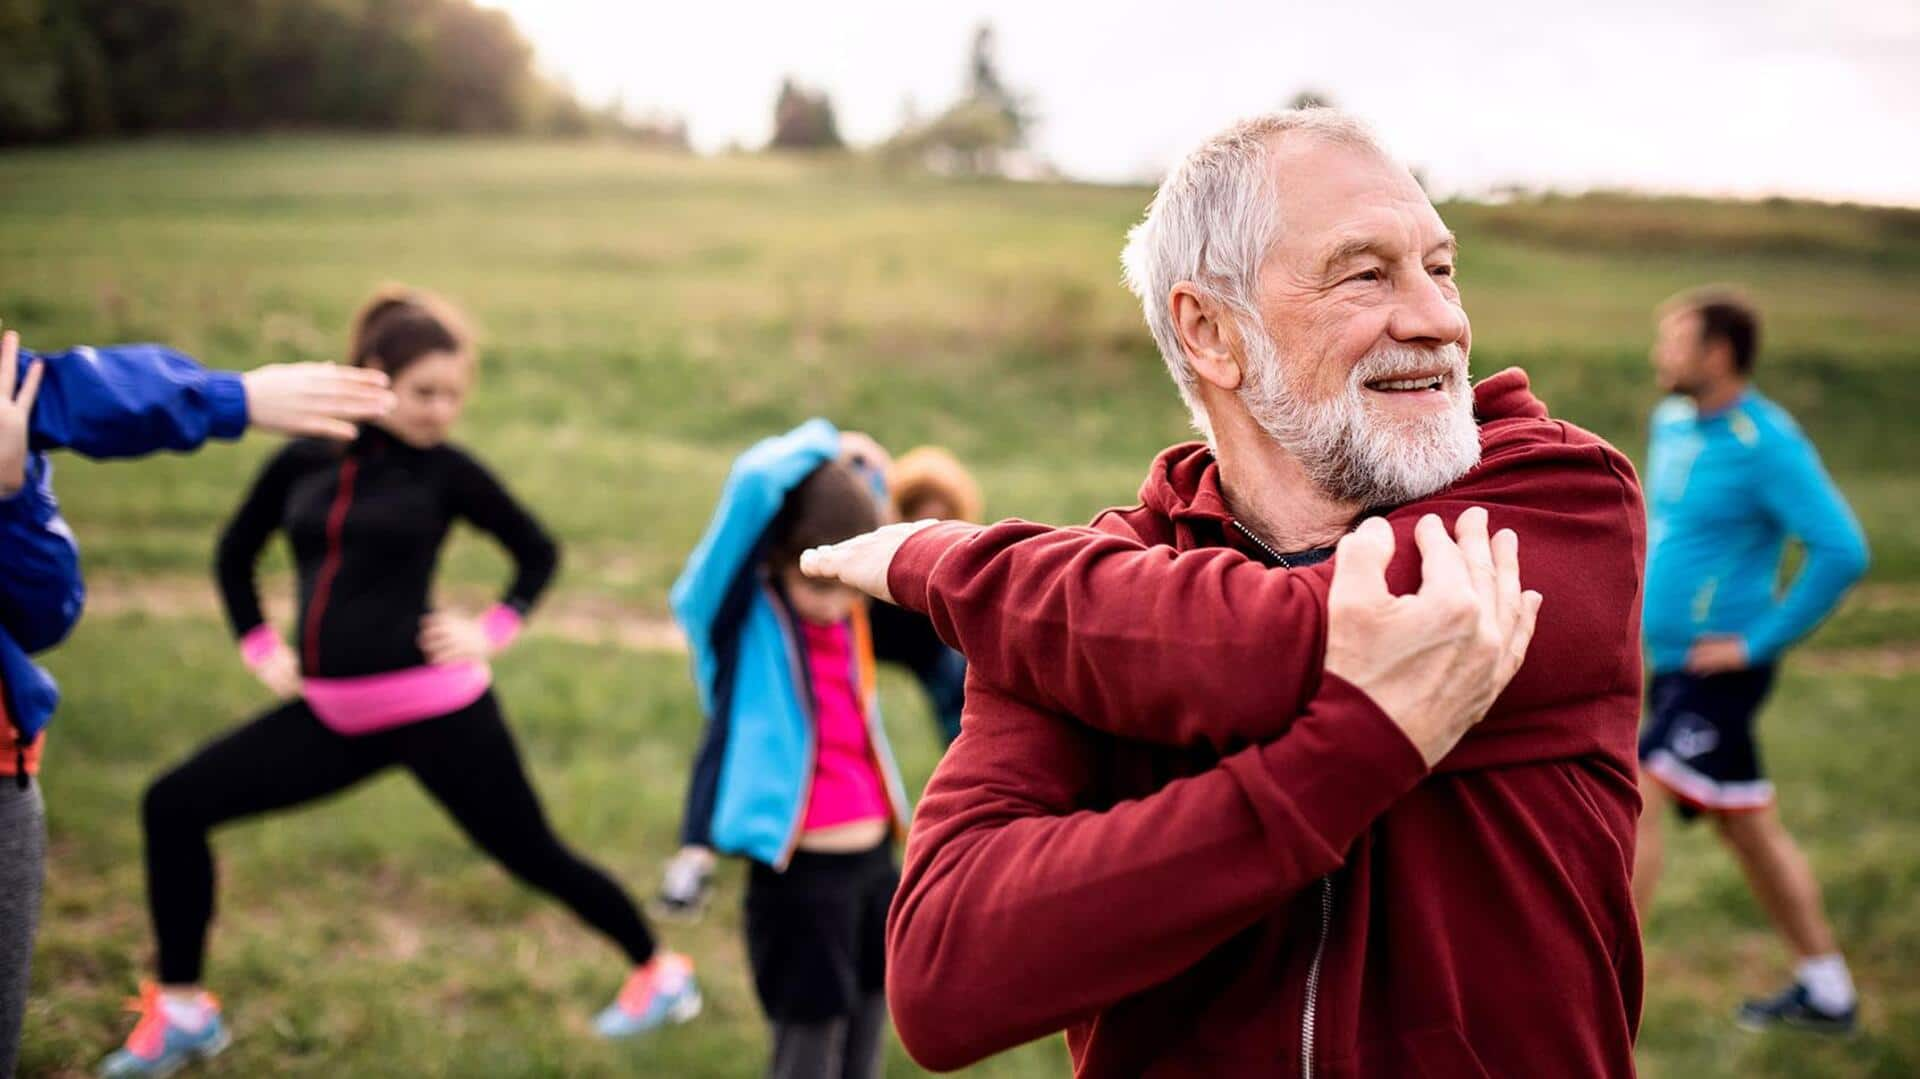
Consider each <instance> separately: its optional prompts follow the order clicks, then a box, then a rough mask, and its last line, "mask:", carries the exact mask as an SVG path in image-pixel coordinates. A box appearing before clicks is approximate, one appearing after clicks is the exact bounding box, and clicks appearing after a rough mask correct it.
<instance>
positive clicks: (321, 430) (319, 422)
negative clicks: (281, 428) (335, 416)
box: [291, 416, 360, 442]
mask: <svg viewBox="0 0 1920 1079" xmlns="http://www.w3.org/2000/svg"><path fill="white" fill-rule="evenodd" d="M291 433H292V434H296V435H308V436H310V437H313V438H330V439H333V440H334V441H336V442H352V441H353V440H354V438H355V437H357V436H358V435H359V434H360V428H358V427H356V426H354V425H353V424H351V423H348V422H347V421H346V420H332V419H326V418H324V417H320V416H315V417H314V418H312V419H309V420H306V421H304V422H302V423H299V424H297V425H295V426H294V427H293V429H292V431H291Z"/></svg>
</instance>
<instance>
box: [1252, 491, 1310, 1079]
mask: <svg viewBox="0 0 1920 1079" xmlns="http://www.w3.org/2000/svg"><path fill="white" fill-rule="evenodd" d="M1233 527H1235V528H1237V529H1239V530H1240V534H1241V535H1243V536H1245V537H1247V539H1249V540H1251V541H1252V542H1253V545H1254V546H1255V547H1258V548H1260V549H1261V550H1262V551H1264V552H1266V555H1267V557H1268V558H1271V559H1273V560H1274V561H1275V562H1277V563H1279V564H1280V566H1281V568H1282V569H1292V568H1293V563H1292V562H1290V561H1288V560H1287V556H1286V555H1283V554H1281V553H1280V552H1279V551H1276V550H1274V549H1273V546H1272V545H1271V544H1269V543H1268V542H1267V541H1266V540H1263V539H1261V538H1260V537H1259V536H1257V535H1255V534H1254V532H1253V529H1251V528H1248V527H1247V526H1246V525H1243V524H1241V523H1240V522H1239V520H1238V519H1236V520H1235V521H1234V522H1233ZM1332 931H1333V877H1332V876H1331V875H1328V876H1324V877H1321V878H1320V935H1319V938H1318V939H1316V940H1315V941H1314V943H1313V962H1312V963H1310V964H1308V966H1307V994H1306V1000H1305V1001H1304V1002H1303V1003H1302V1004H1301V1007H1300V1075H1301V1079H1313V1049H1314V1044H1313V1041H1314V1033H1315V1028H1316V1027H1318V1026H1319V1022H1320V965H1321V962H1322V960H1324V959H1325V958H1326V953H1327V937H1328V935H1329V934H1330V933H1332Z"/></svg>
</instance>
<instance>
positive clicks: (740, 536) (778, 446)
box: [668, 419, 840, 709]
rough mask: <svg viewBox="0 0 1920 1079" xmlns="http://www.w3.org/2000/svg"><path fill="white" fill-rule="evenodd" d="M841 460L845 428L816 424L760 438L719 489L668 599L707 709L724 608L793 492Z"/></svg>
mask: <svg viewBox="0 0 1920 1079" xmlns="http://www.w3.org/2000/svg"><path fill="white" fill-rule="evenodd" d="M839 455H840V431H839V429H838V428H836V427H834V425H833V424H831V423H829V422H827V421H826V420H823V419H813V420H808V421H807V422H806V423H803V424H801V425H800V426H799V427H796V428H794V429H793V430H791V431H788V432H787V433H786V434H784V435H778V436H776V437H773V438H768V439H762V440H761V441H760V442H758V443H755V444H754V445H753V447H752V448H750V449H748V450H747V452H745V453H743V454H741V455H740V456H739V457H738V458H736V459H735V460H734V462H733V469H732V471H730V472H729V473H728V474H727V482H726V486H725V487H723V488H722V489H721V492H720V505H719V506H718V507H717V508H715V509H714V511H713V519H712V520H711V521H709V522H708V523H707V531H706V534H705V535H703V536H701V537H700V542H699V544H698V545H697V546H695V547H694V549H693V554H691V555H690V556H688V558H687V565H686V568H685V569H684V570H682V571H681V573H680V577H679V579H678V580H676V581H675V582H674V583H673V591H672V592H671V593H670V594H669V597H668V599H669V603H670V604H671V606H672V607H673V614H674V617H675V618H676V619H677V620H678V621H679V623H680V627H681V628H682V629H683V630H685V631H686V634H687V640H688V644H689V645H690V646H691V648H692V650H693V655H694V663H695V668H696V670H697V671H699V672H701V675H702V676H701V677H700V678H699V679H698V681H699V682H700V683H701V686H700V688H701V693H702V696H703V700H702V702H701V703H702V704H703V705H705V706H706V707H708V708H709V709H710V708H711V707H712V702H711V701H708V700H705V699H704V697H705V696H706V695H707V694H708V693H709V692H710V690H711V687H709V686H708V685H707V684H706V683H707V681H708V678H707V677H706V676H707V675H709V674H710V673H711V670H712V656H711V655H710V647H709V645H710V641H709V638H710V636H711V630H712V627H713V624H714V620H715V619H716V618H717V617H718V616H719V613H720V607H721V604H722V603H723V602H724V601H725V600H726V597H727V593H728V592H729V591H730V590H731V589H732V588H733V586H734V582H735V580H736V579H737V578H738V577H739V575H740V571H741V570H742V569H743V568H744V567H745V564H746V561H747V559H748V557H749V556H751V555H752V553H753V551H754V549H755V547H756V546H758V544H759V542H760V537H761V536H762V535H763V534H764V533H765V532H766V530H767V526H768V525H770V524H772V523H773V519H774V517H775V515H777V514H778V513H779V512H780V506H781V504H782V503H783V502H785V501H786V497H787V492H788V491H791V490H792V489H793V488H794V487H795V486H797V485H798V484H799V483H800V481H801V480H803V479H806V478H807V476H808V475H809V474H811V473H812V472H813V470H814V469H816V468H818V467H820V466H821V465H823V464H826V463H827V462H828V461H831V460H833V459H834V458H836V457H838V456H839Z"/></svg>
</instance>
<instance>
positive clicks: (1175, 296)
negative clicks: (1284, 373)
mask: <svg viewBox="0 0 1920 1079" xmlns="http://www.w3.org/2000/svg"><path fill="white" fill-rule="evenodd" d="M1167 303H1168V305H1169V306H1170V307H1172V309H1173V329H1174V332H1175V333H1176V334H1178V335H1179V337H1180V347H1182V348H1184V349H1186V352H1187V362H1188V363H1189V364H1190V365H1192V367H1193V373H1194V374H1196V375H1198V376H1199V377H1200V379H1201V380H1202V381H1204V382H1207V383H1210V384H1212V385H1214V386H1218V387H1219V388H1221V389H1223V390H1229V391H1231V390H1237V389H1239V388H1240V378H1241V371H1240V359H1239V354H1240V338H1239V333H1238V327H1237V326H1236V325H1235V323H1234V321H1233V319H1232V318H1231V317H1229V312H1228V310H1227V307H1226V305H1225V304H1223V303H1221V302H1220V301H1219V300H1217V299H1215V298H1214V297H1213V296H1212V295H1210V294H1208V293H1206V292H1202V291H1201V290H1200V288H1199V287H1198V286H1196V285H1195V284H1193V282H1191V281H1182V282H1180V283H1179V284H1177V285H1175V286H1173V291H1172V293H1171V294H1169V295H1168V297H1167Z"/></svg>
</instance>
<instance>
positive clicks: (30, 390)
mask: <svg viewBox="0 0 1920 1079" xmlns="http://www.w3.org/2000/svg"><path fill="white" fill-rule="evenodd" d="M46 373H47V364H46V361H45V360H35V361H33V362H32V363H30V364H28V365H27V379H26V381H25V382H22V383H21V384H20V396H18V397H16V398H14V399H13V403H14V404H16V405H19V406H20V411H22V412H24V413H26V414H27V415H29V416H31V415H33V400H34V398H36V397H38V396H40V377H41V376H42V375H44V374H46ZM8 377H11V376H8Z"/></svg>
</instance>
